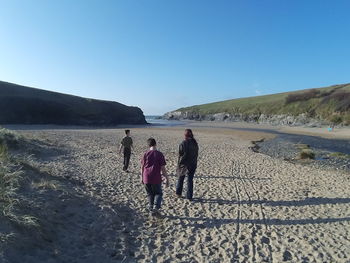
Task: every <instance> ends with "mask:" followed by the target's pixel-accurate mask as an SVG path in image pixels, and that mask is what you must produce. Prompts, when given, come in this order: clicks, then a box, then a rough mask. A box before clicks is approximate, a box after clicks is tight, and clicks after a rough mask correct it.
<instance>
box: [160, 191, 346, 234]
mask: <svg viewBox="0 0 350 263" xmlns="http://www.w3.org/2000/svg"><path fill="white" fill-rule="evenodd" d="M193 202H195V203H196V202H198V203H210V204H218V205H239V204H241V205H242V204H243V205H247V204H248V205H262V206H274V207H277V206H288V207H292V206H317V205H327V204H333V205H336V204H349V203H350V198H323V197H313V198H305V199H303V200H289V201H286V200H278V201H270V200H243V201H238V200H224V199H206V198H194V199H193ZM167 218H169V219H180V220H186V221H189V223H187V224H184V225H186V226H187V227H195V228H212V227H217V226H221V225H224V224H261V225H306V224H326V223H334V222H349V221H350V217H340V218H332V217H327V218H316V219H314V218H296V219H279V218H259V219H241V218H208V217H181V216H173V215H171V216H167Z"/></svg>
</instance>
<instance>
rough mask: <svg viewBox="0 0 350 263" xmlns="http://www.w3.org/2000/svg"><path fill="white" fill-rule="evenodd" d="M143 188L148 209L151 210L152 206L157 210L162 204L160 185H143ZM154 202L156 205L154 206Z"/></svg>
mask: <svg viewBox="0 0 350 263" xmlns="http://www.w3.org/2000/svg"><path fill="white" fill-rule="evenodd" d="M145 188H146V191H147V195H148V201H149V208H150V209H153V206H154V205H156V208H157V209H159V208H160V206H161V204H162V197H163V191H162V185H161V184H145ZM154 201H156V203H155V204H154Z"/></svg>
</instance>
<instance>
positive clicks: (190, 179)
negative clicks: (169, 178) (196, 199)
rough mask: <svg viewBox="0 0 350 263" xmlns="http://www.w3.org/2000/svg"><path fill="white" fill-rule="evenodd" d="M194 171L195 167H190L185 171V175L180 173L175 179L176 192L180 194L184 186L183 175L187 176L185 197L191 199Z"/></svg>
mask: <svg viewBox="0 0 350 263" xmlns="http://www.w3.org/2000/svg"><path fill="white" fill-rule="evenodd" d="M195 172H196V169H191V170H188V171H187V174H186V175H181V176H179V177H178V179H177V184H176V194H177V195H181V194H182V189H183V186H184V180H185V177H186V176H187V193H186V198H187V199H192V198H193V177H194V173H195Z"/></svg>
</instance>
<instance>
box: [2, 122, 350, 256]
mask: <svg viewBox="0 0 350 263" xmlns="http://www.w3.org/2000/svg"><path fill="white" fill-rule="evenodd" d="M193 131H194V134H195V136H196V138H197V140H198V143H199V147H200V153H199V164H198V169H197V172H196V174H195V179H194V183H195V186H194V200H193V201H192V202H190V201H187V200H185V199H177V198H175V196H174V189H175V182H176V176H175V175H174V174H175V169H176V162H177V149H178V144H179V143H180V142H181V140H182V134H183V128H179V127H175V128H134V129H132V138H133V140H134V144H135V152H134V154H133V155H132V157H131V167H130V171H131V172H130V173H129V174H128V173H125V172H123V171H122V156H120V155H118V154H117V150H118V147H119V143H120V140H121V139H122V137H123V129H91V130H89V129H81V130H79V129H75V130H74V129H71V130H64V129H62V130H59V129H56V130H55V129H52V130H50V129H48V130H40V129H37V130H22V131H19V132H20V133H21V134H23V135H25V136H26V137H28V138H32V139H35V140H39V141H41V142H45V144H42V145H44V146H42V150H41V152H38V153H37V154H35V155H34V156H33V158H34V162H35V163H36V166H37V167H39V168H40V169H42V170H45V171H48V173H49V174H50V176H53V177H55V178H61V179H60V180H62V185H63V184H65V185H66V186H65V188H64V189H65V190H62V189H61V190H60V191H61V192H60V194H59V195H57V196H55V198H54V197H53V196H52V200H51V199H47V201H46V202H47V204H48V207H47V208H45V209H43V211H42V212H41V215H42V216H43V215H45V216H46V221H45V220H44V225H45V227H46V230H47V231H46V233H49V234H47V235H48V236H49V237H50V239H49V241H40V240H39V241H40V242H39V241H37V243H35V242H34V243H32V244H31V246H30V245H28V244H27V243H23V244H22V245H19V247H20V248H21V249H22V252H21V255H20V256H19V255H18V254H17V256H15V252H16V250H15V249H13V250H11V251H12V252H11V251H10V252H8V254H7V255H8V257H10V256H12V259H14V261H11V262H349V261H350V238H349V237H350V191H349V189H350V174H349V173H346V172H344V171H332V170H329V169H328V170H322V169H319V168H317V167H310V166H305V165H299V164H292V163H289V162H286V161H283V160H279V159H274V158H272V157H269V156H267V155H264V154H260V153H255V152H253V151H252V150H251V149H249V147H250V146H251V141H253V140H259V139H261V138H269V136H270V137H271V136H273V135H271V134H266V133H260V132H248V131H234V130H231V131H230V130H220V129H209V128H193ZM149 137H154V138H155V139H156V140H157V142H158V149H159V150H160V151H162V152H163V153H164V155H165V157H166V161H167V169H168V172H169V173H170V174H171V176H170V187H169V188H166V189H164V203H163V207H162V213H163V215H164V218H163V219H155V218H152V217H150V216H149V214H148V212H147V210H146V205H147V197H146V193H145V190H144V187H143V185H142V184H140V181H139V163H140V158H141V156H142V154H143V152H145V151H146V150H147V146H146V140H147V138H149ZM66 182H69V183H66ZM57 191H58V190H57ZM53 210H54V211H55V214H54V215H53V212H52V211H53ZM52 228H53V229H52ZM47 235H44V236H47ZM18 242H19V243H21V242H24V241H21V240H18ZM43 242H44V243H43ZM17 253H18V251H17Z"/></svg>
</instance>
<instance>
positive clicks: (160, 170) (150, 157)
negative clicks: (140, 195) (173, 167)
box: [141, 138, 169, 216]
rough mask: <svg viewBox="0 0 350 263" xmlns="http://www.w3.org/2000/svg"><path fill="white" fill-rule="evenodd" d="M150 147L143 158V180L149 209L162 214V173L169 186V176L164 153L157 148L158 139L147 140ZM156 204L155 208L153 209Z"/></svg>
mask: <svg viewBox="0 0 350 263" xmlns="http://www.w3.org/2000/svg"><path fill="white" fill-rule="evenodd" d="M147 143H148V146H149V147H150V149H149V151H147V152H146V153H145V154H144V155H143V158H142V160H141V182H142V183H143V184H144V186H145V189H146V192H147V195H148V202H149V210H150V212H151V214H152V215H158V216H159V215H160V213H159V209H160V207H161V203H162V196H163V192H162V175H163V176H164V177H165V183H166V186H167V187H168V186H169V178H168V174H167V171H166V169H165V165H166V162H165V158H164V155H163V154H162V153H161V152H160V151H158V150H157V148H156V145H157V143H156V140H155V139H153V138H149V139H148V140H147ZM154 206H155V209H153V208H154Z"/></svg>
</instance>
